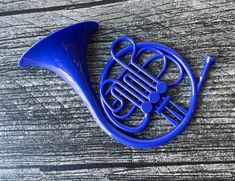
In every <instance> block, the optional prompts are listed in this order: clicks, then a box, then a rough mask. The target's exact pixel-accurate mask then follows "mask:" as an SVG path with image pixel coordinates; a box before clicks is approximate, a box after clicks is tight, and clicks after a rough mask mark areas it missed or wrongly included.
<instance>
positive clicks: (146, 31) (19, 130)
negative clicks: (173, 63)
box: [0, 0, 235, 180]
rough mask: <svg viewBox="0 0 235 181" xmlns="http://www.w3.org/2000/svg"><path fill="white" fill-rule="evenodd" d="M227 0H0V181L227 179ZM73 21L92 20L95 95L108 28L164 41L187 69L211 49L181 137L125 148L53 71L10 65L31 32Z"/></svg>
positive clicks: (234, 88)
mask: <svg viewBox="0 0 235 181" xmlns="http://www.w3.org/2000/svg"><path fill="white" fill-rule="evenodd" d="M234 8H235V6H234V2H233V1H226V0H225V1H223V0H215V1H205V2H204V1H200V0H195V1H187V0H181V1H179V0H164V1H163V0H160V1H149V0H141V1H121V0H120V1H111V0H110V1H109V0H103V1H98V0H97V1H90V0H89V1H83V0H82V1H75V0H71V1H53V2H51V1H47V0H44V1H34V0H29V1H24V0H22V1H20V0H3V1H1V2H0V76H1V79H0V180H183V179H185V180H215V179H219V180H233V179H235V178H234V173H235V131H234V129H235V122H234V120H235V106H234V105H235V61H234V56H235V53H234V52H235V49H234V46H235V41H234V36H235V31H234V28H235V11H234ZM83 20H96V21H98V22H99V23H100V25H101V26H100V29H99V30H98V32H97V33H96V34H95V36H94V38H93V39H92V41H91V43H90V44H89V52H88V60H89V61H88V69H89V73H90V76H91V81H92V85H93V86H94V89H95V90H96V93H98V91H97V90H98V89H97V85H98V82H99V76H100V74H101V71H102V69H103V67H104V65H105V63H106V62H107V60H108V58H109V56H110V52H109V47H110V44H111V42H112V41H113V40H114V39H115V38H116V37H118V36H123V35H128V36H132V37H133V38H135V40H137V41H153V42H160V43H164V44H166V45H169V46H170V47H172V48H173V49H175V50H177V51H178V52H179V53H180V54H181V55H182V56H183V57H184V58H185V59H186V60H187V62H188V63H189V64H190V66H191V68H192V69H193V71H194V72H195V73H196V75H199V73H200V71H201V69H202V66H203V61H202V57H203V56H204V54H207V53H208V54H210V55H214V56H215V57H216V59H217V62H216V64H214V65H213V66H212V69H211V71H210V72H209V74H208V76H207V80H206V83H205V86H204V87H203V90H202V92H201V94H200V97H199V104H198V108H197V111H196V113H195V115H194V118H193V119H192V120H191V122H190V124H189V125H188V127H187V128H186V130H185V131H184V132H183V133H182V134H181V135H179V136H178V137H177V138H176V139H174V140H172V141H171V142H169V143H168V144H166V145H163V146H160V147H157V148H153V149H145V150H144V149H133V148H129V147H125V146H123V145H121V144H119V143H116V142H115V141H113V140H111V139H110V138H109V137H108V136H107V135H106V134H105V133H103V132H102V131H101V130H100V129H99V128H98V127H97V126H96V124H95V122H94V120H93V118H92V117H91V115H90V113H89V112H88V110H87V108H86V107H85V105H84V104H83V102H82V101H81V99H80V98H79V97H78V96H77V95H75V93H74V92H73V91H72V90H71V89H70V88H69V86H68V85H66V84H65V83H64V82H63V81H62V80H61V79H60V78H58V77H57V76H56V75H54V74H53V73H51V72H49V71H47V70H41V69H40V70H39V69H27V70H25V69H24V70H22V69H20V68H19V67H18V65H17V61H18V59H19V58H20V56H21V55H22V54H23V53H24V51H25V50H26V49H27V48H29V47H30V46H31V45H32V44H34V43H35V42H36V41H37V40H39V39H40V38H42V37H43V36H45V35H46V34H48V33H50V32H52V31H54V30H56V29H59V28H62V27H65V26H67V25H70V24H72V23H76V22H79V21H83ZM179 96H181V97H182V98H188V96H187V95H185V94H184V93H183V92H182V93H180V95H179Z"/></svg>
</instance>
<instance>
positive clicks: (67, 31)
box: [19, 21, 215, 148]
mask: <svg viewBox="0 0 235 181" xmlns="http://www.w3.org/2000/svg"><path fill="white" fill-rule="evenodd" d="M98 26H99V25H98V23H97V22H93V21H85V22H81V23H77V24H74V25H71V26H68V27H66V28H64V29H61V30H59V31H57V32H54V33H52V34H50V35H48V36H47V37H45V38H43V39H41V40H40V41H39V42H37V43H36V44H35V45H33V46H32V47H31V48H30V49H29V50H27V51H26V52H25V53H24V54H23V56H22V57H21V58H20V61H19V65H20V67H23V68H24V67H41V68H46V69H49V70H51V71H52V72H54V73H56V74H57V75H58V76H60V77H61V78H62V79H64V81H66V82H67V83H68V84H69V85H70V86H71V87H72V88H73V90H74V91H75V92H76V93H77V94H78V95H79V96H80V97H81V99H82V100H83V102H84V103H85V105H86V106H87V108H88V109H89V111H90V113H91V114H92V116H93V117H94V119H95V121H96V123H97V124H98V126H99V127H100V128H101V129H102V130H103V131H104V132H105V133H107V134H108V135H109V136H110V137H112V138H113V139H114V140H116V141H118V142H120V143H122V144H124V145H128V146H131V147H136V148H149V147H154V146H159V145H161V144H164V143H166V142H168V141H169V140H171V139H173V138H174V137H176V136H177V135H178V134H180V133H181V132H182V131H183V130H184V128H185V127H186V125H187V124H188V123H189V121H190V119H191V118H192V115H193V112H194V110H195V108H196V104H197V98H198V93H199V91H200V88H201V86H202V83H203V82H204V80H205V78H206V73H207V71H208V69H209V67H210V65H211V64H212V63H213V62H214V61H215V59H214V58H213V57H210V56H205V57H204V68H203V70H202V72H201V75H200V77H199V78H198V79H197V80H196V78H195V75H194V73H193V72H192V70H191V69H190V67H189V65H188V64H187V62H186V61H185V60H184V59H183V58H182V57H181V56H180V55H179V54H178V53H177V52H175V51H174V50H172V49H170V48H169V47H167V46H165V45H162V44H158V43H150V42H142V43H135V42H134V41H133V40H132V39H131V38H129V37H121V38H118V39H116V40H115V41H114V42H113V43H112V45H111V58H110V60H109V61H108V63H107V64H106V66H105V68H104V70H103V73H102V75H101V78H100V84H99V94H100V101H101V103H100V102H99V101H98V100H97V99H96V96H95V93H94V90H93V88H92V86H91V82H90V79H89V74H88V69H87V64H86V52H87V45H88V41H89V39H90V38H91V36H92V34H93V33H94V32H95V31H96V30H97V28H98ZM123 41H127V42H129V43H130V45H128V46H126V47H124V48H123V49H121V50H119V51H117V52H115V50H116V46H117V44H119V43H121V42H123ZM148 50H150V51H152V52H154V53H155V55H154V56H151V57H150V58H148V59H147V60H145V61H144V63H143V64H142V65H141V66H140V65H138V64H137V63H136V60H137V59H138V57H139V56H140V55H141V54H142V53H144V52H145V51H148ZM127 54H131V57H130V61H129V62H128V63H125V61H123V60H122V57H123V56H125V55H127ZM159 59H161V60H163V68H162V69H161V71H160V72H159V73H158V74H157V75H152V74H150V73H149V72H148V71H147V70H146V67H147V66H148V65H149V64H151V63H152V62H153V61H158V60H159ZM169 62H171V63H173V64H174V65H176V67H178V69H179V72H180V73H179V76H178V78H177V79H176V80H175V81H173V82H171V83H167V82H164V81H160V78H161V77H162V75H163V74H164V73H165V71H166V68H167V66H168V64H169ZM114 64H117V65H119V66H121V67H122V68H123V69H122V71H121V72H120V74H119V75H118V76H117V78H109V76H108V75H109V74H110V70H111V69H112V67H113V66H114ZM184 75H186V76H187V78H188V80H189V86H190V91H191V92H190V100H189V104H188V107H187V108H183V106H180V105H179V104H177V103H175V102H174V101H173V100H172V97H171V96H170V95H169V94H168V91H169V90H170V89H171V88H172V87H175V86H177V85H178V84H179V83H180V82H181V81H182V78H183V77H184ZM108 96H109V97H110V96H111V97H112V98H113V99H112V101H110V100H109V99H108V98H107V97H108ZM126 102H129V103H131V106H130V108H129V110H127V111H126V112H125V114H123V113H122V112H123V111H122V110H123V108H124V107H125V103H126ZM136 110H139V111H140V112H141V113H142V114H143V119H142V121H141V122H140V123H139V124H138V125H135V126H130V125H126V124H125V123H124V122H123V120H125V119H127V118H129V117H130V116H131V115H132V114H133V112H135V111H136ZM166 110H167V111H166ZM166 112H167V113H166ZM150 114H157V115H159V116H162V117H163V118H165V119H166V120H167V121H169V122H170V123H171V124H172V125H173V126H172V129H171V130H169V131H167V132H166V133H164V134H162V135H160V136H155V137H151V138H142V137H138V136H136V133H141V132H143V130H145V129H146V128H147V127H148V125H149V121H150ZM169 114H171V115H169Z"/></svg>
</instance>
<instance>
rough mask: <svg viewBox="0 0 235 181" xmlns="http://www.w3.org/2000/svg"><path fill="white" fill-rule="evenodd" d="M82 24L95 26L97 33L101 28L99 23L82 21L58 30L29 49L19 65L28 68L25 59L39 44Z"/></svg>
mask: <svg viewBox="0 0 235 181" xmlns="http://www.w3.org/2000/svg"><path fill="white" fill-rule="evenodd" d="M82 24H88V25H89V26H93V27H92V28H93V29H94V31H96V30H97V29H98V27H99V23H98V22H97V21H82V22H79V23H75V24H72V25H70V26H67V27H66V28H62V29H58V30H56V31H54V32H52V33H50V34H48V35H46V36H45V37H43V38H42V39H40V40H38V41H37V42H36V43H35V44H34V45H32V46H31V47H30V48H28V49H27V50H26V51H25V53H24V54H23V55H22V56H21V57H20V59H19V61H18V65H19V67H21V68H24V67H28V65H27V63H25V62H24V57H25V56H26V55H27V54H28V53H29V52H30V51H31V50H32V49H33V48H34V47H36V46H38V45H39V44H41V42H43V41H45V40H47V39H49V38H53V37H54V36H57V35H58V34H61V33H64V32H66V31H70V30H72V29H75V28H77V27H79V26H81V25H82Z"/></svg>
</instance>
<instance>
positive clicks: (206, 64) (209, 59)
mask: <svg viewBox="0 0 235 181" xmlns="http://www.w3.org/2000/svg"><path fill="white" fill-rule="evenodd" d="M214 62H215V58H214V57H211V56H207V55H205V56H204V67H203V69H202V72H201V75H200V77H199V79H198V83H197V93H199V91H200V89H201V87H202V84H203V82H204V81H205V79H206V73H207V72H208V70H209V68H210V66H211V65H212V64H213V63H214Z"/></svg>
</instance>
